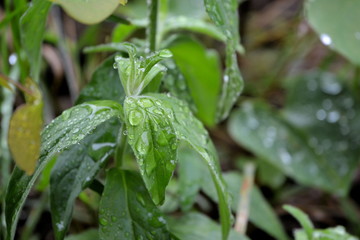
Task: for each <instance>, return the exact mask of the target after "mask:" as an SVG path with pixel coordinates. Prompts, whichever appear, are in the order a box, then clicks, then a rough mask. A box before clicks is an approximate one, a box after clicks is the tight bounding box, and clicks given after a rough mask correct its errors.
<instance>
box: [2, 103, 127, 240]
mask: <svg viewBox="0 0 360 240" xmlns="http://www.w3.org/2000/svg"><path fill="white" fill-rule="evenodd" d="M121 115H122V107H121V105H120V104H118V103H116V102H113V101H95V102H90V103H84V104H81V105H78V106H75V107H73V108H71V109H68V110H66V111H64V112H63V114H62V115H61V116H59V117H58V118H56V119H55V120H53V121H52V122H51V123H50V124H49V125H48V126H47V127H46V128H45V129H44V130H43V132H42V134H41V141H42V146H41V151H40V159H39V162H38V165H37V168H36V169H35V172H34V174H33V175H32V176H27V175H26V173H25V172H24V171H22V170H20V169H19V168H15V169H14V171H13V173H12V176H11V179H10V182H9V185H8V188H7V192H6V196H5V205H6V208H5V218H6V225H7V238H6V239H7V240H12V239H14V234H15V229H16V224H17V220H18V217H19V213H20V211H21V208H22V206H23V204H24V202H25V199H26V197H27V195H28V193H29V192H30V190H31V187H32V185H33V184H34V182H35V180H36V178H37V177H38V176H39V174H40V173H41V171H42V170H43V169H44V167H45V166H46V164H47V163H48V161H49V160H50V159H52V158H53V157H54V156H56V155H57V154H58V153H59V152H61V151H63V150H64V149H66V148H68V147H69V146H71V145H74V144H76V143H79V142H80V141H81V140H82V139H83V138H84V137H85V136H86V135H88V134H90V133H92V132H93V131H94V129H95V128H96V127H97V126H98V125H99V124H100V123H102V122H104V121H106V120H108V119H110V118H112V117H118V118H119V117H121Z"/></svg>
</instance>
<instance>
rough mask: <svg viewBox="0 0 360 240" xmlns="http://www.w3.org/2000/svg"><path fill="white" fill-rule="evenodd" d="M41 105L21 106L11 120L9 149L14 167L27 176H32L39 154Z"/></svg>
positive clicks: (41, 120) (41, 122)
mask: <svg viewBox="0 0 360 240" xmlns="http://www.w3.org/2000/svg"><path fill="white" fill-rule="evenodd" d="M42 108H43V104H42V103H39V104H35V105H30V104H26V105H22V106H20V107H19V108H18V109H17V110H16V111H15V112H14V115H13V116H12V118H11V122H10V127H9V137H8V141H9V148H10V151H11V153H12V156H13V157H14V160H15V162H16V165H17V166H18V167H19V168H21V169H22V170H24V171H25V172H26V174H27V175H31V174H33V172H34V170H35V166H36V162H37V160H38V158H39V154H40V131H41V128H42V124H43V119H42Z"/></svg>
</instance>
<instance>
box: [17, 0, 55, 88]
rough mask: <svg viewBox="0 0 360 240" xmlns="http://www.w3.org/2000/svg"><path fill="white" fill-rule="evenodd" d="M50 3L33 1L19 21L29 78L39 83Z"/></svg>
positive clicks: (38, 0)
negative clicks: (27, 61) (28, 63)
mask: <svg viewBox="0 0 360 240" xmlns="http://www.w3.org/2000/svg"><path fill="white" fill-rule="evenodd" d="M51 5H52V3H51V1H44V0H34V1H32V2H31V5H30V7H29V8H28V9H27V10H26V12H25V13H24V15H23V16H22V17H21V19H20V30H21V42H22V47H23V48H24V49H25V52H26V54H27V57H28V60H29V62H30V69H31V77H32V78H33V79H34V80H35V82H37V83H38V82H39V73H40V66H41V45H42V40H43V38H44V34H45V27H46V22H47V21H46V20H47V15H48V13H49V10H50V7H51Z"/></svg>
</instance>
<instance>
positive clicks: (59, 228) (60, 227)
mask: <svg viewBox="0 0 360 240" xmlns="http://www.w3.org/2000/svg"><path fill="white" fill-rule="evenodd" d="M56 228H57V229H58V231H62V230H64V228H65V226H64V222H63V221H61V222H58V223H56Z"/></svg>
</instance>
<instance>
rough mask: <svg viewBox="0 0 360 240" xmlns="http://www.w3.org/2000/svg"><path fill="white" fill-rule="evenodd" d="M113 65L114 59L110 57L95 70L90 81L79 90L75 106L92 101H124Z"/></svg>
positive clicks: (121, 88)
mask: <svg viewBox="0 0 360 240" xmlns="http://www.w3.org/2000/svg"><path fill="white" fill-rule="evenodd" d="M113 65H114V57H113V56H111V57H109V58H107V59H106V60H105V61H104V62H103V63H102V64H101V65H100V66H99V67H98V68H97V69H96V70H95V72H94V74H93V75H92V77H91V81H90V82H89V83H88V84H87V85H86V86H85V87H84V88H83V89H82V90H81V92H80V95H79V98H78V99H77V100H76V104H79V103H84V102H88V101H94V100H113V101H116V102H119V103H122V102H123V101H124V99H125V92H124V89H123V87H122V85H121V82H120V79H119V75H118V73H117V71H116V70H115V69H114V68H113Z"/></svg>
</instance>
